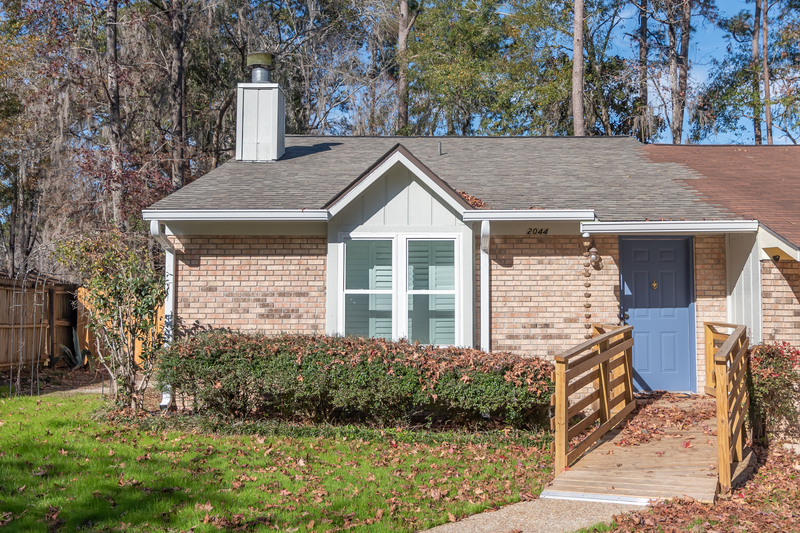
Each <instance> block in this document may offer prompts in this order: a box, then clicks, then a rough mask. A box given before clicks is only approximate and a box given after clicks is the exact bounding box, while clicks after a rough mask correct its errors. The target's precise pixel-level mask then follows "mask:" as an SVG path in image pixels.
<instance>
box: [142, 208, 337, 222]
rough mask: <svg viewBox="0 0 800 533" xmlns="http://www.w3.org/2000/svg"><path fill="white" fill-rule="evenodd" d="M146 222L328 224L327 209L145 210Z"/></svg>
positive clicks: (143, 212) (143, 213)
mask: <svg viewBox="0 0 800 533" xmlns="http://www.w3.org/2000/svg"><path fill="white" fill-rule="evenodd" d="M142 218H144V219H145V220H160V221H162V222H171V221H178V220H214V221H248V220H253V221H270V220H271V221H276V222H277V221H308V222H327V221H328V220H329V219H330V215H329V214H328V210H327V209H228V210H223V209H164V210H161V209H145V210H144V211H142Z"/></svg>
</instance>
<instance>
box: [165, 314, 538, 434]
mask: <svg viewBox="0 0 800 533" xmlns="http://www.w3.org/2000/svg"><path fill="white" fill-rule="evenodd" d="M162 357H163V359H162V361H161V366H160V370H159V373H158V376H157V380H158V381H159V383H162V384H167V383H168V384H170V385H171V386H172V390H173V392H174V393H175V394H184V395H187V396H189V397H193V398H194V401H196V402H197V407H198V409H203V410H206V411H208V412H209V413H210V414H214V415H218V416H224V417H234V418H251V417H259V416H261V417H263V416H269V415H272V414H279V415H281V416H283V417H286V418H302V419H307V420H313V421H331V420H333V419H337V418H338V419H343V420H353V421H367V422H372V423H375V424H378V425H380V426H388V425H395V424H405V423H408V422H409V421H411V420H412V419H415V418H427V419H429V420H430V419H434V418H447V419H451V420H456V421H467V420H483V419H486V418H492V419H495V420H500V421H502V422H504V423H508V424H511V425H513V426H515V427H530V426H533V425H536V424H537V423H539V422H541V420H542V418H543V415H544V414H546V411H547V406H548V405H549V401H550V394H551V392H552V382H551V381H550V372H551V370H552V366H551V365H550V364H549V363H547V362H545V361H543V360H541V359H538V358H523V357H520V356H516V355H512V354H509V353H492V354H487V353H485V352H481V351H479V350H472V349H463V348H443V349H437V348H431V347H426V346H420V345H415V344H409V343H407V342H402V341H401V342H389V341H384V340H379V339H363V338H352V337H330V336H324V335H281V336H274V337H269V336H265V335H263V334H258V333H242V332H232V331H224V330H217V331H210V332H201V333H199V334H197V335H194V336H190V337H186V338H183V339H180V340H178V341H176V342H174V343H173V344H172V345H171V346H170V347H169V348H167V349H166V350H165V351H164V354H163V355H162Z"/></svg>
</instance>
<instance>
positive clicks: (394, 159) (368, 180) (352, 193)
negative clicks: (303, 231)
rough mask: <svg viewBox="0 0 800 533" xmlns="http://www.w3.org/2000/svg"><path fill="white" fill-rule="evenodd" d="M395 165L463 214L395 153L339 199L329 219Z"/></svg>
mask: <svg viewBox="0 0 800 533" xmlns="http://www.w3.org/2000/svg"><path fill="white" fill-rule="evenodd" d="M397 163H402V164H403V166H405V167H406V168H407V169H408V170H410V171H411V172H412V173H413V174H414V175H415V176H416V177H417V178H418V179H419V180H420V181H421V182H422V183H424V184H425V185H426V186H427V187H428V188H429V189H430V190H432V191H433V193H434V194H435V195H436V196H438V197H439V199H441V200H442V201H443V202H444V203H446V204H447V205H449V206H450V207H452V208H453V209H454V210H455V211H456V212H457V213H463V212H464V206H462V205H461V204H460V203H458V202H457V201H456V199H455V198H453V197H452V196H450V195H449V194H447V193H446V192H445V191H443V190H442V188H441V186H439V184H438V183H435V182H434V181H433V180H432V179H431V178H429V177H428V175H427V174H425V173H424V172H423V171H422V170H421V169H420V168H419V167H417V165H415V164H414V163H413V162H412V161H411V160H409V159H408V158H407V157H406V156H404V155H403V154H401V153H400V152H395V153H394V154H392V156H391V157H389V159H387V160H386V161H384V162H383V163H381V164H380V165H379V166H378V167H377V168H376V169H374V170H373V171H372V172H370V173H369V174H368V175H367V176H366V177H365V178H364V179H363V180H361V182H360V183H359V184H358V185H356V186H355V187H353V188H352V189H350V190H349V191H348V192H347V194H345V195H344V196H342V197H341V198H339V200H338V201H337V202H336V203H335V204H333V205H332V206H331V207H330V209H329V210H328V211H329V212H330V214H331V217H334V216H336V215H337V214H338V213H339V212H340V211H341V210H342V209H344V208H345V207H347V206H348V205H349V204H350V202H352V201H354V200H355V199H356V198H358V197H359V196H361V195H362V194H364V192H365V191H366V190H367V189H369V188H370V186H371V185H372V184H373V183H375V182H376V181H378V180H379V179H380V178H381V177H383V176H384V175H385V174H386V173H387V172H389V169H391V168H392V167H393V166H394V165H395V164H397Z"/></svg>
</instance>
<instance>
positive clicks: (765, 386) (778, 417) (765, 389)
mask: <svg viewBox="0 0 800 533" xmlns="http://www.w3.org/2000/svg"><path fill="white" fill-rule="evenodd" d="M798 368H800V350H798V349H797V348H794V347H792V346H790V345H789V343H787V342H781V343H773V344H759V345H756V346H754V347H753V348H752V350H751V353H750V374H751V378H750V413H749V415H750V423H751V425H752V428H753V438H754V439H755V440H766V438H767V435H768V433H769V434H775V433H776V432H778V431H786V430H787V429H796V426H797V423H798V410H797V406H796V404H795V398H796V392H795V389H794V386H795V383H797V382H800V372H798Z"/></svg>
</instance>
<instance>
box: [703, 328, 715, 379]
mask: <svg viewBox="0 0 800 533" xmlns="http://www.w3.org/2000/svg"><path fill="white" fill-rule="evenodd" d="M704 329H705V334H706V335H705V345H706V348H705V350H706V388H710V389H713V388H714V372H715V370H714V335H713V329H712V326H711V324H705V325H704Z"/></svg>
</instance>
